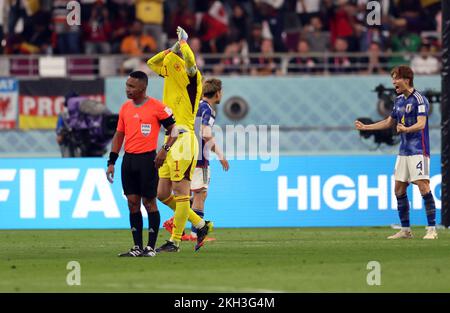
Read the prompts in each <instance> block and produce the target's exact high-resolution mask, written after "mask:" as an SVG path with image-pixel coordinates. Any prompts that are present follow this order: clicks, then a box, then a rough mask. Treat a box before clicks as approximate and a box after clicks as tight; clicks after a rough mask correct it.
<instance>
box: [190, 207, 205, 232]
mask: <svg viewBox="0 0 450 313" xmlns="http://www.w3.org/2000/svg"><path fill="white" fill-rule="evenodd" d="M192 210H193V211H194V212H195V213H197V215H198V216H200V217H201V218H203V217H204V216H205V212H203V211H200V210H197V209H194V208H192ZM191 233H197V228H195V227H194V225H192V226H191Z"/></svg>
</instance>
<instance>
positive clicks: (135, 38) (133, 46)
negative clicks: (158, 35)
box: [120, 21, 157, 56]
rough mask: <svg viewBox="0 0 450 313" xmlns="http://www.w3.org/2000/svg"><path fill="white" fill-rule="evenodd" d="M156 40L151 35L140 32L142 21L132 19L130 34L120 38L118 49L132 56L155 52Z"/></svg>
mask: <svg viewBox="0 0 450 313" xmlns="http://www.w3.org/2000/svg"><path fill="white" fill-rule="evenodd" d="M156 49H157V45H156V41H155V39H153V37H151V36H149V35H145V34H143V33H142V23H141V22H139V21H134V22H133V25H132V26H131V34H130V35H128V36H126V37H125V38H124V39H123V40H122V44H121V46H120V51H121V52H122V53H124V54H128V55H132V56H142V55H144V54H149V53H151V52H155V51H156Z"/></svg>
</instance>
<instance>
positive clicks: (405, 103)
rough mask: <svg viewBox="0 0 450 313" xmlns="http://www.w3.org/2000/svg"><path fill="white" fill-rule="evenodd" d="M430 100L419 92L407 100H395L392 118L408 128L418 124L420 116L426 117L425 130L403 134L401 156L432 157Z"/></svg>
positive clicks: (401, 97)
mask: <svg viewBox="0 0 450 313" xmlns="http://www.w3.org/2000/svg"><path fill="white" fill-rule="evenodd" d="M428 109H429V103H428V99H427V98H425V97H424V96H423V95H421V94H420V93H419V92H418V91H416V90H415V89H414V91H413V92H412V93H411V94H410V95H409V97H408V98H405V96H404V95H400V96H398V97H397V98H396V99H395V103H394V107H393V109H392V113H391V117H392V118H393V119H395V120H396V121H397V123H401V124H403V125H405V126H406V127H409V126H412V125H414V124H416V123H417V117H418V116H426V117H427V122H426V124H425V128H424V129H422V130H421V131H418V132H414V133H407V134H405V133H401V134H400V137H401V143H400V151H399V155H405V156H408V155H426V156H430V137H429V131H428Z"/></svg>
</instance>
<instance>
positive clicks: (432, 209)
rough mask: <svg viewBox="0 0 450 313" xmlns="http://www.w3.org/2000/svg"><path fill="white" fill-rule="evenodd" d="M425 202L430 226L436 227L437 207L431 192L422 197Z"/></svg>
mask: <svg viewBox="0 0 450 313" xmlns="http://www.w3.org/2000/svg"><path fill="white" fill-rule="evenodd" d="M422 198H423V201H424V202H425V210H426V212H427V221H428V226H436V205H435V203H434V197H433V194H432V193H431V191H430V192H429V193H427V194H426V195H423V196H422Z"/></svg>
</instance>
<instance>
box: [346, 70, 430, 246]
mask: <svg viewBox="0 0 450 313" xmlns="http://www.w3.org/2000/svg"><path fill="white" fill-rule="evenodd" d="M391 77H392V83H393V85H394V87H395V91H396V92H397V94H399V96H398V97H397V98H396V99H395V103H394V107H393V110H392V113H391V115H390V116H389V117H388V118H386V119H384V120H382V121H379V122H377V123H374V124H370V125H365V124H363V123H361V122H360V121H355V127H356V129H358V130H362V131H364V130H381V129H386V128H390V127H392V126H394V125H395V124H397V132H398V133H400V136H401V143H400V152H399V155H398V156H397V161H396V163H395V173H394V176H395V196H396V197H397V208H398V214H399V217H400V222H401V224H402V228H401V230H400V231H399V232H398V233H396V234H394V235H392V236H389V237H388V239H399V238H412V237H413V234H412V232H411V228H410V224H409V201H408V196H407V194H406V189H407V188H408V186H409V183H413V184H416V185H417V186H418V187H419V190H420V193H421V195H422V198H423V200H424V203H425V209H426V214H427V222H428V226H427V232H426V235H425V236H424V237H423V239H437V238H438V234H437V231H436V206H435V203H434V197H433V194H432V193H431V189H430V138H429V131H428V110H429V103H428V100H427V98H425V97H424V96H423V95H422V94H421V93H420V92H418V91H417V90H416V89H414V85H413V81H414V73H413V71H412V70H411V68H410V67H408V66H404V65H402V66H398V67H395V68H394V69H393V70H392V71H391Z"/></svg>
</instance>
